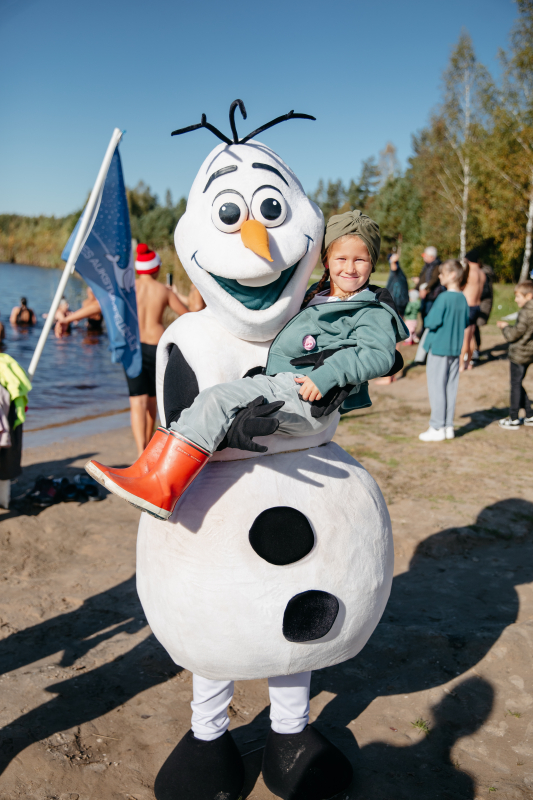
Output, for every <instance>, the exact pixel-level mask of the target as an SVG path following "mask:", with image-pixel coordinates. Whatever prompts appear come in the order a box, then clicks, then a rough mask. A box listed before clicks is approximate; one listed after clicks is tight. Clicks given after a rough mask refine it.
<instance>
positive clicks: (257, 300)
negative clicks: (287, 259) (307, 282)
mask: <svg viewBox="0 0 533 800" xmlns="http://www.w3.org/2000/svg"><path fill="white" fill-rule="evenodd" d="M305 238H306V239H307V248H306V251H305V253H304V255H306V254H307V253H308V251H309V247H310V245H311V242H312V241H313V239H312V237H311V236H308V235H307V234H305ZM197 252H198V250H196V252H195V253H193V255H192V256H191V261H194V263H195V264H196V266H197V267H200V269H201V270H203V271H204V272H207V274H208V275H210V276H211V278H214V280H215V281H216V282H217V283H218V285H219V286H221V287H222V288H223V289H224V291H226V292H227V293H228V294H230V295H231V296H232V297H234V298H235V300H238V301H239V303H242V305H243V306H244V307H245V308H248V309H249V310H250V311H264V310H265V309H267V308H270V306H272V305H274V303H275V302H276V301H277V300H279V298H280V295H281V293H282V292H283V290H284V289H285V287H286V286H287V284H288V283H289V281H290V279H291V278H292V276H293V275H294V273H295V272H296V270H297V269H298V266H299V265H300V262H301V260H302V259H299V261H297V262H296V264H294V266H292V267H287V268H286V269H284V270H282V271H281V272H280V274H279V277H278V278H276V280H274V281H272V282H271V283H268V284H267V285H266V286H244V285H243V284H242V283H239V281H237V280H235V279H233V278H221V277H220V276H219V275H214V274H213V273H212V272H208V270H206V269H204V267H202V265H201V264H199V263H198V259H197V258H196V253H197ZM303 257H304V256H302V258H303Z"/></svg>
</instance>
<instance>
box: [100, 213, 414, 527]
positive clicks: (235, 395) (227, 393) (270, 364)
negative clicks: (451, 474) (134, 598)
mask: <svg viewBox="0 0 533 800" xmlns="http://www.w3.org/2000/svg"><path fill="white" fill-rule="evenodd" d="M380 242H381V239H380V234H379V226H378V225H377V224H376V223H375V222H374V221H373V220H371V219H370V218H369V217H367V216H365V215H364V214H361V212H360V211H353V212H347V213H346V214H340V215H336V216H333V217H332V218H331V219H330V221H329V222H328V225H327V228H326V234H325V245H324V246H325V255H324V262H325V268H324V274H323V276H322V278H321V280H320V281H319V282H318V284H317V285H316V286H314V287H313V288H312V289H311V290H310V291H309V292H308V294H307V295H306V297H305V298H304V303H303V309H302V310H301V311H300V312H299V313H298V314H296V316H295V317H293V318H292V319H291V320H289V322H288V323H287V324H286V325H285V327H284V328H283V329H282V330H281V331H280V333H279V334H278V335H277V336H276V338H275V339H274V341H273V342H272V344H271V346H270V350H269V354H268V360H267V365H266V368H265V369H264V370H261V371H260V374H254V375H253V377H252V376H250V377H244V378H242V379H240V380H237V381H232V382H230V383H222V384H218V385H216V386H212V387H210V388H208V389H205V390H204V391H202V392H200V394H199V395H198V396H197V397H196V399H195V400H194V402H193V404H192V405H191V406H190V407H189V408H186V409H184V410H183V411H182V413H181V416H180V418H179V420H177V421H175V422H172V423H171V426H170V429H169V430H165V429H159V431H158V432H157V433H156V435H155V436H154V437H153V439H152V441H151V442H150V444H149V445H148V448H147V449H146V450H145V453H144V454H143V456H141V459H140V460H143V464H145V463H146V459H147V456H146V455H145V454H147V453H148V451H149V450H150V449H152V450H153V451H154V453H155V452H157V450H158V448H159V449H160V450H161V453H160V454H158V458H157V459H156V461H155V463H153V464H151V465H150V468H149V470H148V471H147V472H146V471H145V472H144V473H143V474H142V475H140V476H136V477H133V476H132V473H131V470H132V469H134V468H130V469H129V470H127V471H126V472H127V474H126V475H124V474H122V475H121V474H118V473H117V472H115V471H113V470H111V469H109V468H107V467H104V466H103V465H101V464H98V463H97V462H95V461H90V462H89V463H88V464H87V466H86V469H87V471H88V472H89V473H90V474H91V475H92V476H93V477H94V478H95V479H96V480H98V481H99V482H100V483H103V484H104V486H106V487H107V488H108V489H109V490H110V491H112V492H114V493H115V494H117V495H118V496H119V497H123V498H124V499H125V500H128V501H129V502H130V503H132V504H133V505H135V506H137V507H139V508H142V509H143V510H145V511H148V512H149V513H151V514H153V515H154V516H157V517H159V518H161V519H167V518H168V517H169V516H170V515H171V514H172V511H173V510H174V506H175V504H176V502H177V500H178V499H179V497H180V496H181V494H182V493H183V492H184V491H185V489H186V488H187V486H189V485H190V483H191V482H192V480H194V478H195V477H196V475H197V474H198V473H199V472H200V470H201V469H202V467H203V466H204V465H205V464H206V463H207V461H208V460H209V458H210V456H211V455H212V454H213V453H214V451H215V450H216V449H217V446H218V445H219V444H220V442H221V441H222V439H223V438H224V436H225V435H226V433H227V432H228V430H229V428H230V426H231V424H232V422H233V420H234V418H235V416H236V414H237V413H238V412H239V411H240V410H241V409H242V408H244V407H245V406H246V405H248V404H250V403H253V401H260V402H263V403H267V404H270V413H271V414H272V415H273V416H274V417H275V418H274V419H273V420H272V427H271V432H273V431H274V430H278V431H279V432H280V433H284V434H288V435H290V436H307V435H309V434H316V433H319V432H321V431H323V430H324V429H325V428H327V427H328V426H329V425H330V424H331V417H330V414H331V413H332V412H333V411H335V410H336V409H337V408H339V407H341V406H342V411H349V410H351V409H353V408H362V407H365V406H368V405H370V398H369V396H368V381H369V380H370V379H372V378H376V377H379V376H382V375H385V374H386V373H388V372H389V371H390V370H391V369H392V368H393V365H394V363H395V355H396V344H397V342H399V341H402V340H404V339H406V338H407V336H408V331H407V328H406V327H405V325H404V323H403V321H402V320H401V318H400V317H399V315H398V314H397V313H396V311H395V309H394V308H393V307H392V306H391V305H390V304H387V303H385V302H380V301H379V300H378V298H377V297H376V293H375V292H374V291H371V290H370V289H369V288H368V287H369V278H370V274H371V272H373V270H374V267H375V264H376V261H377V259H378V256H379V249H380ZM373 288H375V289H377V287H373ZM261 373H262V374H261ZM258 396H261V397H259V398H258ZM276 423H277V424H276ZM253 447H254V449H255V450H256V451H258V452H264V451H265V450H266V449H267V448H266V447H262V446H260V445H258V444H256V443H253ZM134 467H135V465H134ZM134 471H135V470H134Z"/></svg>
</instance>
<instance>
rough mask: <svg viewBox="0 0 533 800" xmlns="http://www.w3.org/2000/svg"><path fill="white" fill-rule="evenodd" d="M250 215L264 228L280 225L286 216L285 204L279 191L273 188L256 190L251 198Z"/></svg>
mask: <svg viewBox="0 0 533 800" xmlns="http://www.w3.org/2000/svg"><path fill="white" fill-rule="evenodd" d="M252 214H253V217H254V219H256V220H258V222H262V223H263V225H264V226H265V227H266V228H275V227H276V225H281V223H282V222H284V221H285V218H286V216H287V203H286V200H285V198H284V197H283V195H282V194H281V192H280V191H279V189H276V188H274V186H262V187H261V188H260V189H258V190H257V191H256V192H255V193H254V196H253V198H252Z"/></svg>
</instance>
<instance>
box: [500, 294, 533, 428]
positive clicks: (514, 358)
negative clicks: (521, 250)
mask: <svg viewBox="0 0 533 800" xmlns="http://www.w3.org/2000/svg"><path fill="white" fill-rule="evenodd" d="M514 297H515V300H516V305H517V306H518V308H519V309H520V311H519V312H518V319H517V321H516V325H512V326H511V325H509V323H508V322H504V321H503V320H500V321H499V322H498V323H497V325H498V328H500V330H501V332H502V333H503V335H504V337H505V339H507V341H508V342H510V344H509V361H510V364H511V404H510V409H509V416H508V417H507V418H506V419H501V420H500V425H501V427H502V428H505V429H506V430H511V431H513V430H518V428H519V427H520V425H521V424H522V420H521V419H519V418H518V412H519V410H520V409H521V408H524V409H525V411H526V416H525V419H524V420H523V423H524V425H531V426H533V411H532V410H531V400H530V399H529V397H528V396H527V393H526V390H525V389H524V387H523V385H522V381H523V380H524V378H525V377H526V372H527V368H528V367H529V365H530V364H531V363H532V362H533V281H522V282H521V283H519V284H518V286H517V287H516V289H515V294H514Z"/></svg>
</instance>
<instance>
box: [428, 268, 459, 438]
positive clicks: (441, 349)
mask: <svg viewBox="0 0 533 800" xmlns="http://www.w3.org/2000/svg"><path fill="white" fill-rule="evenodd" d="M464 278H465V270H464V268H463V266H462V265H461V263H460V262H459V261H455V260H450V261H445V262H444V264H443V265H442V266H441V268H440V275H439V280H440V282H441V284H442V285H443V286H444V287H445V288H446V290H447V291H445V292H442V293H441V294H439V295H438V297H437V299H436V300H435V303H434V304H433V307H432V309H431V311H430V312H429V314H428V315H427V317H426V319H425V327H426V328H427V329H428V334H427V336H426V341H425V343H424V348H425V350H426V351H427V353H428V359H427V367H426V376H427V382H428V394H429V402H430V405H431V419H430V421H429V428H428V429H427V431H425V432H424V433H421V434H420V436H419V437H418V438H419V439H420V440H421V441H423V442H442V441H443V440H444V439H453V438H454V436H455V433H454V429H453V416H454V413H455V401H456V398H457V389H458V386H459V355H460V353H461V347H462V344H463V337H464V331H465V328H466V326H467V325H468V324H469V310H468V303H467V302H466V298H465V296H464V294H463V293H462V291H461V289H462V286H463V281H464Z"/></svg>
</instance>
